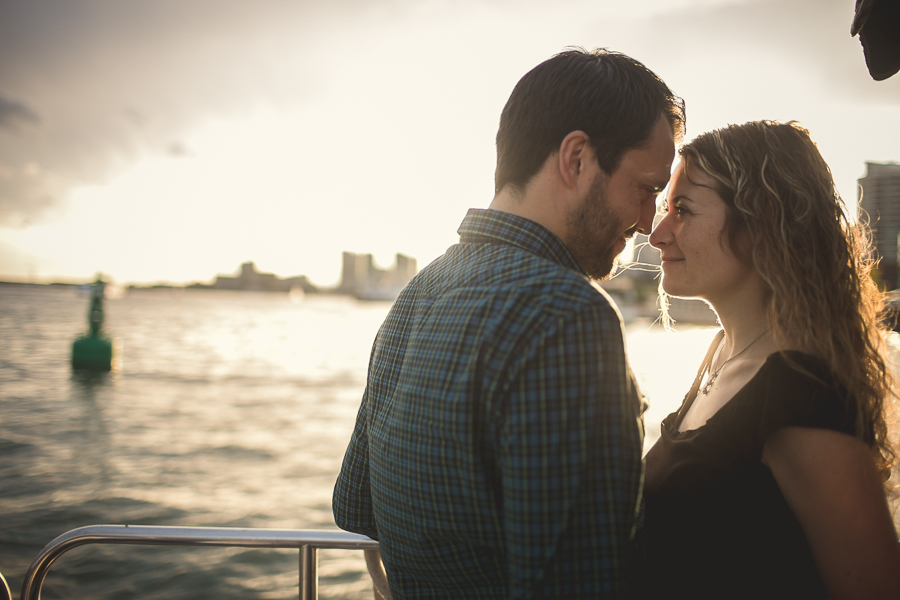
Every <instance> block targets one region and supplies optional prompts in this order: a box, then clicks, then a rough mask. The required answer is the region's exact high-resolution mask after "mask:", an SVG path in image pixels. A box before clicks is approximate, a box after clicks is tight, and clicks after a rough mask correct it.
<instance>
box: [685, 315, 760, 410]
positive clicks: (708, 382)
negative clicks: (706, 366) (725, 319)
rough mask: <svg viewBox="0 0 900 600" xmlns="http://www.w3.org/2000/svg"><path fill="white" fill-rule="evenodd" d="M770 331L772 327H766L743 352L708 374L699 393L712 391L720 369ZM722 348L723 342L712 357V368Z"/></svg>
mask: <svg viewBox="0 0 900 600" xmlns="http://www.w3.org/2000/svg"><path fill="white" fill-rule="evenodd" d="M770 329H772V326H771V325H769V326H768V327H766V329H765V330H764V331H763V332H762V333H761V334H759V335H758V336H756V338H754V340H753V341H752V342H750V343H749V344H747V345H746V346H744V349H743V350H741V351H740V352H738V353H737V354H735V355H734V356H732V357H731V358H729V359H728V360H726V361H725V362H723V363H722V366H721V367H719V368H718V369H716V370H715V371H714V372H711V373H710V374H709V376H708V377H707V378H706V384H705V385H704V386H703V387H702V388H700V393H701V394H703V395H706V394H708V393H709V390H711V389H712V386H713V384H714V383H715V382H716V379H717V378H718V377H719V373H721V372H722V369H724V368H725V365H727V364H728V363H730V362H731V361H733V360H734V359H736V358H737V357H738V356H740V355H741V354H743V353H744V352H746V351H747V350H749V349H750V346H752V345H753V344H755V343H756V342H758V341H759V340H761V339H762V336H764V335H766V334H767V333H769V330H770ZM724 347H725V341H724V340H723V341H722V345H721V346H719V349H718V350H717V351H716V355H715V356H714V357H713V362H712V364H713V366H715V364H716V363H717V362H718V361H719V353H720V352H721V351H722V348H724Z"/></svg>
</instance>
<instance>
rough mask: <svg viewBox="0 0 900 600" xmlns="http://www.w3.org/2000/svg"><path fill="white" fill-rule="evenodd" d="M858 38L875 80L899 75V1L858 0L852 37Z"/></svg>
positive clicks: (851, 30)
mask: <svg viewBox="0 0 900 600" xmlns="http://www.w3.org/2000/svg"><path fill="white" fill-rule="evenodd" d="M856 34H859V41H860V43H862V47H863V53H864V54H865V56H866V66H867V67H868V68H869V74H870V75H871V76H872V79H874V80H875V81H882V80H884V79H887V78H888V77H890V76H891V75H893V74H895V73H896V72H897V71H900V0H856V14H855V15H854V17H853V24H852V25H851V26H850V35H851V36H855V35H856Z"/></svg>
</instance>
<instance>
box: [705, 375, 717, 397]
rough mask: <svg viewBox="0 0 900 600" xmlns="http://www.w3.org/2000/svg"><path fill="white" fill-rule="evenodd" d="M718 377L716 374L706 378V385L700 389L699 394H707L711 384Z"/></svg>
mask: <svg viewBox="0 0 900 600" xmlns="http://www.w3.org/2000/svg"><path fill="white" fill-rule="evenodd" d="M718 375H719V373H718V372H716V373H714V374H712V375H710V376H709V378H707V380H706V383H705V384H704V385H703V387H702V388H700V393H701V394H703V395H704V396H705V395H706V394H708V393H709V390H711V389H712V386H713V384H714V383H715V382H716V377H717V376H718Z"/></svg>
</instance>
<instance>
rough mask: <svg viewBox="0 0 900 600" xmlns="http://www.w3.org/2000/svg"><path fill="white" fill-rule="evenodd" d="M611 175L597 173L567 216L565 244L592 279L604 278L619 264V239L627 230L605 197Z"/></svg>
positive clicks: (599, 279) (600, 279)
mask: <svg viewBox="0 0 900 600" xmlns="http://www.w3.org/2000/svg"><path fill="white" fill-rule="evenodd" d="M607 179H608V177H605V176H603V175H601V176H599V177H597V179H596V180H594V183H593V184H592V185H591V189H590V190H588V193H587V195H586V196H585V197H584V198H583V199H582V201H581V205H580V206H578V207H577V208H575V209H574V210H573V211H572V212H570V213H569V214H568V216H567V217H566V226H567V227H568V236H567V240H566V245H567V246H568V247H569V250H570V251H571V252H572V254H573V255H574V256H575V259H576V260H578V263H579V264H580V265H581V268H582V269H584V271H585V272H586V273H587V274H588V276H589V277H590V278H591V279H594V280H596V281H602V280H604V279H606V278H607V277H609V275H610V273H612V271H613V269H614V268H615V267H616V262H617V261H618V258H619V254H620V252H619V251H618V250H617V248H616V246H617V245H618V242H619V240H621V239H622V237H623V236H624V234H625V232H624V230H623V225H622V223H620V220H619V219H618V217H617V215H616V214H615V213H613V212H612V211H611V210H610V209H609V203H608V201H607V198H606V181H607Z"/></svg>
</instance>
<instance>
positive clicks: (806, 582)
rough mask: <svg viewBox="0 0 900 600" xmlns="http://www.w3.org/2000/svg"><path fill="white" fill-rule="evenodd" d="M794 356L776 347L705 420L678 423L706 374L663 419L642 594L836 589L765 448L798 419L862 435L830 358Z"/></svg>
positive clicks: (649, 477) (644, 537) (816, 593)
mask: <svg viewBox="0 0 900 600" xmlns="http://www.w3.org/2000/svg"><path fill="white" fill-rule="evenodd" d="M786 355H787V357H788V359H789V361H790V362H789V361H788V360H785V358H784V357H783V356H782V355H781V354H772V355H770V356H769V357H768V359H767V360H766V362H765V363H764V364H763V366H762V367H761V368H760V370H759V371H758V372H757V374H756V375H755V376H754V377H753V379H751V380H750V381H749V382H748V383H747V385H745V386H744V387H743V388H742V389H741V390H740V391H739V392H738V393H737V394H735V396H734V397H733V398H732V399H731V400H729V401H728V402H727V403H726V404H725V405H724V406H723V407H722V408H720V409H719V411H718V412H717V413H716V414H715V415H713V416H712V417H711V418H710V419H709V420H708V421H707V422H706V424H704V425H703V426H702V427H700V428H698V429H695V430H692V431H684V432H679V431H678V424H679V422H680V416H681V415H683V414H684V413H685V412H686V411H687V408H688V407H689V406H690V403H691V402H692V401H693V399H694V397H695V396H696V387H697V383H699V381H698V382H695V386H694V389H692V390H691V393H689V394H688V396H687V397H686V398H685V401H684V404H683V405H682V407H681V409H679V411H677V412H675V413H672V414H670V415H669V416H668V417H666V418H665V419H664V420H663V422H662V427H661V429H662V431H661V435H660V438H659V440H658V441H657V443H656V444H654V446H653V447H652V448H651V449H650V452H649V453H648V454H647V457H646V476H645V484H644V494H645V499H646V515H645V521H644V526H643V528H642V530H641V531H640V532H639V534H638V546H639V548H640V550H641V551H642V552H643V553H644V556H645V558H646V570H645V571H644V575H643V577H641V580H642V582H643V583H642V588H643V590H642V593H641V594H640V597H641V598H691V599H701V598H716V599H723V598H729V599H737V598H748V599H749V598H753V599H759V598H766V599H775V598H785V599H787V598H790V599H792V600H797V599H803V598H827V593H826V591H825V587H824V584H823V583H822V579H821V577H820V576H819V573H818V569H817V568H816V565H815V562H814V560H813V557H812V553H811V551H810V548H809V545H808V544H807V541H806V537H805V535H804V533H803V530H802V529H801V527H800V524H799V522H798V521H797V518H796V517H795V516H794V514H793V512H792V511H791V509H790V508H789V507H788V505H787V502H786V501H785V499H784V497H783V496H782V495H781V492H780V490H779V489H778V485H777V483H776V482H775V479H774V477H773V476H772V473H771V471H769V469H768V467H766V466H765V465H764V464H763V463H762V462H761V457H762V450H763V446H764V444H765V442H766V440H767V439H768V437H769V435H770V434H772V433H773V432H774V431H776V430H777V429H780V428H782V427H788V426H800V427H815V428H823V429H830V430H834V431H839V432H844V433H848V434H850V435H853V433H854V423H855V414H854V413H853V410H849V409H847V408H846V407H847V406H848V404H849V403H847V402H846V401H845V398H846V392H845V391H844V390H843V388H841V387H840V386H839V385H838V384H836V383H835V381H834V377H833V375H832V373H831V371H830V370H829V369H828V367H827V365H826V364H825V363H824V361H822V360H821V359H818V358H816V357H814V356H811V355H808V354H804V353H800V352H787V353H786ZM791 362H792V363H795V364H796V365H799V366H800V367H801V369H802V370H798V369H796V368H795V367H794V366H792V365H791V364H790V363H791ZM698 379H699V375H698Z"/></svg>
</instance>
